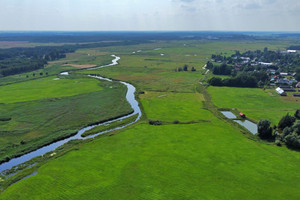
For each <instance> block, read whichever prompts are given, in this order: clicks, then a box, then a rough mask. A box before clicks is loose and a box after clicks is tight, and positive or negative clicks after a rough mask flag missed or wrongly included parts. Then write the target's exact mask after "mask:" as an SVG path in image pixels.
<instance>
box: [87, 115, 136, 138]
mask: <svg viewBox="0 0 300 200" xmlns="http://www.w3.org/2000/svg"><path fill="white" fill-rule="evenodd" d="M137 117H138V114H135V115H133V116H131V117H128V118H125V119H122V120H117V121H114V122H111V123H107V124H102V125H100V126H96V127H94V128H92V129H90V130H88V131H86V132H84V133H83V134H82V135H81V136H82V137H87V136H89V135H94V134H96V133H100V132H103V131H107V130H111V129H114V128H117V127H121V126H125V125H126V124H129V123H131V122H133V121H134V120H136V118H137Z"/></svg>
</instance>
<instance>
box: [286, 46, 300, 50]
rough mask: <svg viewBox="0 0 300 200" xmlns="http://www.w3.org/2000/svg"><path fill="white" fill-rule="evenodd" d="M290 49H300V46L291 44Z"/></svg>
mask: <svg viewBox="0 0 300 200" xmlns="http://www.w3.org/2000/svg"><path fill="white" fill-rule="evenodd" d="M288 49H290V50H300V46H290V47H289V48H288Z"/></svg>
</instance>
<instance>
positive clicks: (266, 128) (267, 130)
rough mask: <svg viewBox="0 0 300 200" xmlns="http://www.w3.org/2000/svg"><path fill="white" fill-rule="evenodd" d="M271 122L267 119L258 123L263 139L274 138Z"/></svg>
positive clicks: (259, 134) (259, 132) (260, 135)
mask: <svg viewBox="0 0 300 200" xmlns="http://www.w3.org/2000/svg"><path fill="white" fill-rule="evenodd" d="M270 125H271V122H270V121H269V120H266V119H262V120H260V121H259V122H258V124H257V128H258V136H259V137H260V138H262V139H270V138H272V137H273V136H272V127H270Z"/></svg>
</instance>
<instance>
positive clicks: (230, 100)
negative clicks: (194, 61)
mask: <svg viewBox="0 0 300 200" xmlns="http://www.w3.org/2000/svg"><path fill="white" fill-rule="evenodd" d="M208 91H209V93H210V94H211V96H212V101H213V102H214V104H215V105H216V106H218V107H220V108H230V109H231V108H236V109H238V110H239V111H241V112H243V113H245V114H246V116H247V117H249V118H251V119H254V120H256V121H259V120H260V119H268V120H270V121H271V122H272V123H273V124H277V123H278V122H279V120H280V118H281V116H282V114H284V113H288V112H291V113H294V111H295V110H296V109H297V108H299V103H298V102H290V101H286V100H285V99H284V97H281V96H279V95H276V94H273V93H271V92H270V90H262V89H257V88H232V87H209V88H208Z"/></svg>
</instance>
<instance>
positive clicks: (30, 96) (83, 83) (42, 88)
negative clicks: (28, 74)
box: [0, 76, 102, 103]
mask: <svg viewBox="0 0 300 200" xmlns="http://www.w3.org/2000/svg"><path fill="white" fill-rule="evenodd" d="M100 90H102V87H101V86H99V81H97V80H93V79H91V78H84V79H83V78H81V79H70V78H66V77H63V76H61V77H57V76H50V77H47V78H40V79H36V80H32V81H26V82H22V83H16V84H10V85H6V86H2V87H1V90H0V103H15V102H22V101H33V100H37V99H45V98H51V97H67V96H74V95H78V94H82V93H90V92H95V91H100Z"/></svg>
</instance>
